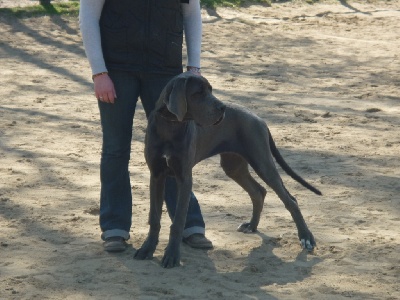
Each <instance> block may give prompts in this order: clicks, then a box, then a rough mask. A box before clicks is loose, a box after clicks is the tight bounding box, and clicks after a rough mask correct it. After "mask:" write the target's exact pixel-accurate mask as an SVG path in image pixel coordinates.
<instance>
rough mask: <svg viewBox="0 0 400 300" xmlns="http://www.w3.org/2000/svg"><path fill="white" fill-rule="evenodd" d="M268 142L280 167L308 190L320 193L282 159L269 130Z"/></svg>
mask: <svg viewBox="0 0 400 300" xmlns="http://www.w3.org/2000/svg"><path fill="white" fill-rule="evenodd" d="M269 144H270V148H271V152H272V155H273V156H274V158H275V160H276V162H277V163H278V164H279V165H280V166H281V167H282V169H283V170H284V171H285V172H286V173H287V174H288V175H289V176H290V177H292V178H293V179H294V180H296V181H297V182H299V183H300V184H301V185H302V186H304V187H306V188H308V189H309V190H310V191H313V192H314V193H316V194H317V195H322V193H321V191H320V190H318V189H317V188H315V187H313V186H312V185H311V184H309V183H308V182H307V181H305V180H304V179H303V178H301V177H300V175H298V174H297V173H296V172H295V171H293V169H292V168H291V167H289V165H288V164H287V163H286V161H285V160H284V159H283V157H282V155H281V154H280V152H279V150H278V148H277V147H276V145H275V142H274V139H273V138H272V135H271V132H269Z"/></svg>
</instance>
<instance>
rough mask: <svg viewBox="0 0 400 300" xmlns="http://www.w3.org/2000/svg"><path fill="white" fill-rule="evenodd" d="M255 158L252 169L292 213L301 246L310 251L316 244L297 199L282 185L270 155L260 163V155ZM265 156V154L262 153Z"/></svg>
mask: <svg viewBox="0 0 400 300" xmlns="http://www.w3.org/2000/svg"><path fill="white" fill-rule="evenodd" d="M255 157H256V158H257V162H258V163H257V164H256V163H254V161H253V162H252V163H251V165H252V166H253V168H254V170H255V171H256V173H257V174H258V176H260V178H261V179H262V180H264V181H265V183H266V184H267V185H268V186H269V187H271V188H272V189H273V190H274V192H275V193H276V194H277V195H278V197H279V198H280V199H281V200H282V202H283V204H284V205H285V207H286V209H287V210H288V211H289V212H290V214H291V215H292V218H293V220H294V222H295V224H296V227H297V231H298V236H299V239H300V242H301V245H302V247H303V248H305V249H307V250H309V251H312V250H313V249H314V247H315V246H316V243H315V240H314V236H313V235H312V233H311V231H310V230H309V229H308V227H307V224H306V222H305V221H304V218H303V215H302V213H301V211H300V207H299V205H298V203H297V200H296V199H295V198H294V197H293V196H292V195H291V194H290V193H289V192H288V190H287V189H286V188H285V186H284V185H283V182H282V179H281V177H280V175H279V173H278V170H277V169H276V167H275V164H274V162H273V158H272V156H270V155H268V157H266V159H265V160H263V161H264V164H262V165H260V164H259V162H260V157H261V154H260V155H259V156H255ZM264 157H265V154H264Z"/></svg>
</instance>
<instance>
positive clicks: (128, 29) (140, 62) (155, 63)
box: [100, 0, 183, 75]
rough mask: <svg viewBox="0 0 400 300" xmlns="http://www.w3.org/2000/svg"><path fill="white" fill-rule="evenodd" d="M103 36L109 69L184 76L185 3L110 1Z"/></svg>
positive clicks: (170, 0)
mask: <svg viewBox="0 0 400 300" xmlns="http://www.w3.org/2000/svg"><path fill="white" fill-rule="evenodd" d="M100 33H101V45H102V49H103V56H104V60H105V62H106V66H107V68H108V69H109V70H113V69H114V70H125V71H138V72H155V73H164V74H171V75H176V74H179V73H182V42H183V17H182V9H181V0H106V1H105V3H104V6H103V11H102V14H101V18H100Z"/></svg>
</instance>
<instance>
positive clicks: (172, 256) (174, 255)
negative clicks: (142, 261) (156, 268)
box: [161, 247, 181, 269]
mask: <svg viewBox="0 0 400 300" xmlns="http://www.w3.org/2000/svg"><path fill="white" fill-rule="evenodd" d="M161 265H162V266H163V267H164V268H168V269H170V268H174V267H179V266H180V265H181V255H180V251H179V249H178V250H176V249H175V250H171V248H170V247H167V249H166V250H165V253H164V257H163V258H162V260H161Z"/></svg>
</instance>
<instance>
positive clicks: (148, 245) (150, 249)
mask: <svg viewBox="0 0 400 300" xmlns="http://www.w3.org/2000/svg"><path fill="white" fill-rule="evenodd" d="M156 247H157V243H156V242H150V241H148V240H146V241H145V242H144V243H143V245H142V247H140V248H139V249H138V250H137V251H136V252H135V254H134V256H133V258H135V259H141V260H143V259H152V258H153V254H154V251H155V250H156Z"/></svg>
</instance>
